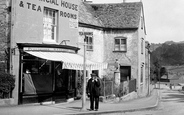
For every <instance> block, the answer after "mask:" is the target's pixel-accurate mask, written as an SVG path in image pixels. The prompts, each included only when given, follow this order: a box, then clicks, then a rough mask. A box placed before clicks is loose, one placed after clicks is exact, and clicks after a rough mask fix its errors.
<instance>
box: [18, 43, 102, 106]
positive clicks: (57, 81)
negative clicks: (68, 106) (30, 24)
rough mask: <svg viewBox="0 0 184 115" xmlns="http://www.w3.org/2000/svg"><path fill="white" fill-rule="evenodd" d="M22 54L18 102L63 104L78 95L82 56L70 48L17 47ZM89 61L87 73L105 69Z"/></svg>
mask: <svg viewBox="0 0 184 115" xmlns="http://www.w3.org/2000/svg"><path fill="white" fill-rule="evenodd" d="M17 45H18V47H19V51H20V69H19V73H20V74H19V103H20V104H25V103H42V102H48V101H51V102H55V103H57V102H62V101H66V100H67V99H70V98H73V99H74V98H75V97H76V96H77V87H78V86H77V84H78V83H77V82H78V80H77V79H78V76H79V70H83V57H82V56H80V55H78V54H77V51H78V50H79V48H77V47H72V46H67V45H46V44H45V45H44V44H17ZM105 67H106V64H98V63H94V62H92V61H89V60H87V63H86V68H87V70H97V69H100V68H105Z"/></svg>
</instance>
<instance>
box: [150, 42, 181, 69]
mask: <svg viewBox="0 0 184 115" xmlns="http://www.w3.org/2000/svg"><path fill="white" fill-rule="evenodd" d="M151 48H152V53H151V62H153V63H154V62H155V61H159V63H160V64H161V66H175V65H177V66H179V65H184V43H183V41H182V42H178V43H176V42H173V41H167V42H165V43H163V44H151Z"/></svg>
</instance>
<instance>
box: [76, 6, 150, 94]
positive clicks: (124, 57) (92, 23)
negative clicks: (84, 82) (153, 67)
mask: <svg viewBox="0 0 184 115" xmlns="http://www.w3.org/2000/svg"><path fill="white" fill-rule="evenodd" d="M83 33H84V34H85V33H86V34H90V35H89V38H90V40H91V41H89V46H91V47H89V50H87V58H88V59H90V60H94V61H98V62H106V63H108V69H106V70H105V71H101V72H99V75H100V76H101V77H103V76H108V77H111V78H113V77H114V76H115V60H118V63H119V66H120V67H119V72H120V78H115V79H118V80H117V81H119V82H120V83H121V82H124V81H127V79H129V80H133V79H136V88H137V92H138V94H139V95H140V96H144V95H145V94H146V92H147V90H146V88H145V87H146V86H145V82H146V80H145V75H146V73H145V72H146V71H145V39H146V29H145V19H144V10H143V4H142V2H131V3H128V2H125V3H117V4H92V3H90V4H89V3H83V2H81V4H80V10H79V39H78V41H79V42H80V41H81V40H83V36H82V34H83ZM87 36H88V35H87ZM79 47H80V46H79ZM80 48H81V50H80V51H79V53H80V54H81V55H82V54H83V52H82V51H83V50H82V49H83V47H80Z"/></svg>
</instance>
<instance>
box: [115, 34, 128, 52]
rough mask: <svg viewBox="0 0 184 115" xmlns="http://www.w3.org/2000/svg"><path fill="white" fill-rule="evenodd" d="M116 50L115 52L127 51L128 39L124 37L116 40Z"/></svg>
mask: <svg viewBox="0 0 184 115" xmlns="http://www.w3.org/2000/svg"><path fill="white" fill-rule="evenodd" d="M114 44H115V46H114V50H115V51H127V43H126V38H124V37H116V38H115V39H114Z"/></svg>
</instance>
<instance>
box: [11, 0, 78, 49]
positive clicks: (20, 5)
mask: <svg viewBox="0 0 184 115" xmlns="http://www.w3.org/2000/svg"><path fill="white" fill-rule="evenodd" d="M78 2H79V1H78V0H67V1H64V0H62V1H58V0H52V1H50V0H48V1H45V0H35V1H33V0H24V1H22V0H16V1H14V20H13V22H12V23H13V24H14V29H13V30H14V36H13V39H14V43H46V44H48V43H50V44H59V43H61V41H63V40H70V42H67V45H71V46H76V42H77V39H76V36H77V35H78V7H79V5H78V4H79V3H78ZM65 3H66V4H67V5H63V4H65ZM71 4H72V6H73V4H74V6H76V8H75V9H74V8H73V7H72V8H69V7H66V6H70V5H71ZM45 7H47V8H51V9H54V10H56V11H57V12H58V13H57V22H58V24H57V29H58V30H57V35H56V36H57V38H56V42H47V41H43V14H44V13H43V12H44V8H45ZM70 14H72V15H74V16H73V17H71V16H70V17H68V15H70ZM71 33H72V34H71ZM14 45H16V44H14Z"/></svg>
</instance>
